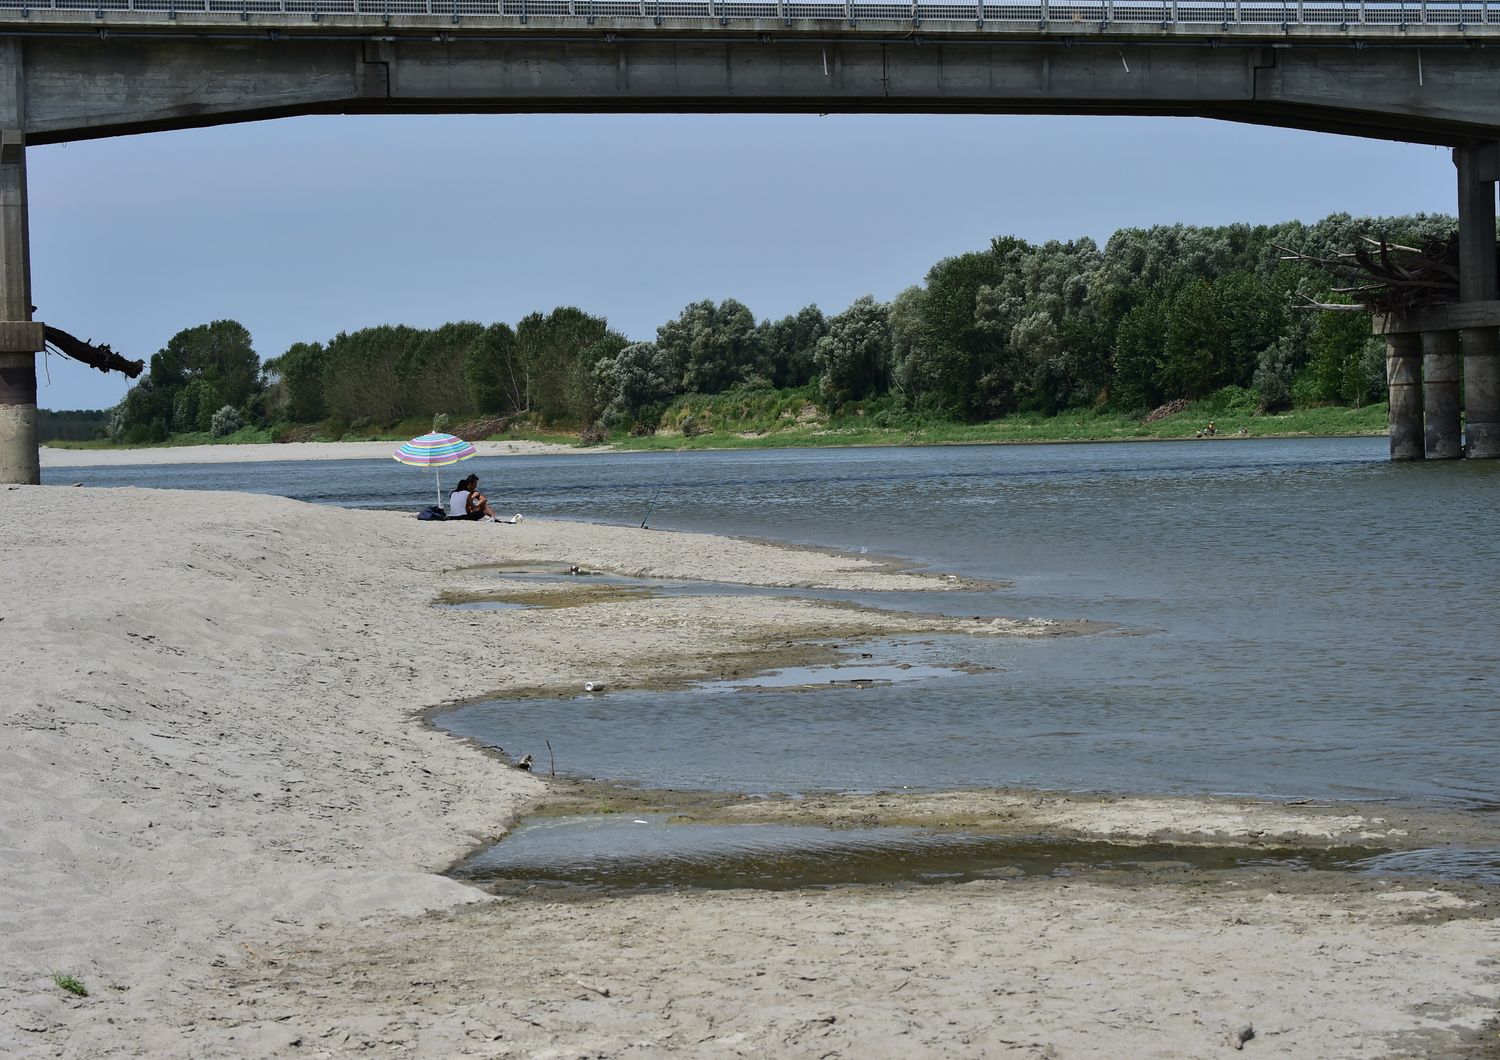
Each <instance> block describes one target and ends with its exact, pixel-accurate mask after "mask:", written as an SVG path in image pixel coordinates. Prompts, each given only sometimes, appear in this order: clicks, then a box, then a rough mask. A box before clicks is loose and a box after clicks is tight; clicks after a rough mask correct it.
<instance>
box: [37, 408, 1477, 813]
mask: <svg viewBox="0 0 1500 1060" xmlns="http://www.w3.org/2000/svg"><path fill="white" fill-rule="evenodd" d="M464 469H465V470H466V471H467V470H473V471H475V472H477V473H478V474H479V475H480V476H481V479H482V480H483V482H484V485H485V488H486V490H487V492H489V493H490V494H491V496H492V497H494V498H496V499H497V500H498V501H499V506H500V507H502V508H503V509H504V510H506V511H511V510H517V511H522V512H525V513H526V514H527V515H529V516H530V515H535V516H555V517H563V518H572V519H590V520H599V521H605V522H614V523H625V524H638V523H639V522H640V521H641V519H642V517H643V515H644V514H645V512H646V509H647V507H648V505H650V504H651V502H652V499H653V498H655V505H654V508H653V509H652V512H651V517H650V521H649V522H650V525H651V526H652V527H653V528H656V529H686V530H703V531H711V532H715V533H725V534H739V535H747V536H753V537H764V538H773V539H778V540H783V541H790V542H797V543H805V544H813V545H820V546H832V547H837V548H844V549H852V550H855V551H858V550H861V549H864V550H867V551H868V552H870V553H873V554H884V555H894V556H901V557H907V558H909V559H911V560H913V561H916V562H918V563H921V564H926V565H930V566H932V567H934V568H937V569H941V570H945V571H956V572H960V573H964V574H969V575H974V576H978V577H983V578H990V579H997V580H1002V581H1004V582H1007V583H1009V587H1008V588H1005V589H1001V590H997V591H993V592H982V593H965V594H941V596H940V598H928V599H926V600H914V599H912V598H910V597H906V598H902V599H900V600H897V601H877V600H875V599H866V600H865V601H864V602H869V603H877V602H884V603H887V604H890V603H894V604H895V605H896V606H902V607H907V606H924V607H931V608H935V609H939V610H946V611H950V612H953V613H960V614H963V613H971V614H1005V615H1026V616H1040V617H1054V618H1068V619H1074V618H1078V619H1091V620H1095V621H1099V622H1105V623H1110V624H1112V626H1113V627H1114V629H1113V630H1112V631H1111V632H1109V633H1106V634H1101V635H1094V636H1088V637H1078V638H1057V639H1048V640H1044V641H1039V642H1016V641H996V640H984V641H981V640H978V639H972V640H971V639H968V638H933V639H932V640H931V643H930V644H924V645H916V646H913V645H884V646H881V647H880V651H882V652H885V653H887V654H891V655H892V656H893V657H895V656H899V655H901V653H903V652H905V653H908V654H910V653H916V655H918V656H920V658H919V659H918V660H917V661H928V662H935V663H938V664H942V663H951V662H965V663H973V664H976V666H977V667H980V668H984V670H983V672H980V673H953V674H951V675H947V676H937V677H928V678H924V679H922V680H913V681H902V682H896V683H894V684H891V685H889V686H886V687H876V688H869V689H866V690H863V691H849V690H847V689H840V690H830V691H828V692H816V693H808V692H803V691H786V690H780V691H778V690H759V691H747V692H735V691H721V692H717V693H715V694H713V695H712V697H711V698H708V694H707V693H706V692H694V693H681V694H673V695H660V694H650V695H648V694H644V693H637V692H631V691H628V690H627V691H623V692H619V693H611V694H610V695H607V696H603V697H591V698H580V699H577V700H552V701H546V702H543V703H532V704H524V705H523V704H514V703H510V704H504V703H502V704H492V705H489V706H485V707H480V708H474V709H473V710H471V711H470V712H469V713H467V714H466V715H463V714H461V715H460V716H450V717H449V719H447V720H446V721H445V724H449V725H450V726H451V727H453V728H455V729H456V730H458V731H475V730H482V731H480V734H481V735H484V736H486V738H489V739H493V740H495V741H496V742H499V743H502V744H503V745H504V746H506V747H507V748H514V747H524V748H528V749H530V748H532V747H536V748H538V749H540V746H541V743H542V740H543V738H545V739H548V740H550V741H551V742H552V744H553V745H554V747H557V748H558V749H559V753H560V760H559V769H560V771H567V772H573V773H578V774H582V775H597V776H611V777H620V778H625V779H630V780H634V781H639V782H641V783H643V784H647V785H651V786H657V787H706V788H721V789H727V790H745V791H769V790H781V791H791V790H806V789H810V788H829V789H838V790H847V789H873V788H886V787H893V786H910V787H917V788H941V787H948V786H956V785H957V786H999V785H1022V786H1035V787H1042V788H1053V789H1057V788H1064V789H1086V790H1101V789H1102V790H1118V791H1128V792H1184V793H1187V792H1193V793H1246V794H1254V795H1261V796H1268V797H1273V798H1293V797H1332V798H1342V799H1360V798H1382V799H1391V798H1394V799H1411V800H1417V801H1423V802H1440V803H1455V804H1462V805H1469V806H1483V807H1493V806H1496V805H1497V804H1500V696H1497V688H1496V682H1497V680H1500V678H1497V673H1500V668H1497V662H1500V592H1497V584H1496V583H1497V578H1500V526H1497V521H1500V466H1497V465H1495V464H1489V463H1479V462H1475V463H1468V462H1461V461H1456V462H1451V463H1441V464H1439V463H1432V464H1391V463H1389V462H1388V461H1387V459H1386V441H1385V439H1383V438H1358V439H1278V440H1239V439H1230V440H1213V441H1188V442H1180V443H1177V442H1170V443H1169V442H1162V443H1137V444H1105V445H1038V446H963V447H909V448H897V447H891V448H864V449H809V450H749V451H730V452H690V453H663V452H657V453H627V454H607V453H601V454H597V455H593V454H590V455H577V456H567V457H535V458H532V457H509V458H496V459H485V458H479V459H476V460H473V461H470V462H468V463H467V464H465V465H464ZM449 470H450V471H452V469H449ZM447 477H449V478H456V477H457V476H456V475H454V474H449V475H448V476H447ZM45 479H46V480H47V481H51V482H72V481H82V482H85V483H87V484H90V485H99V486H106V485H150V486H172V487H183V488H190V489H236V490H250V491H253V492H266V493H277V494H284V495H287V496H292V497H298V498H302V499H306V500H311V501H315V502H320V503H332V504H341V505H346V506H351V507H404V508H409V509H412V510H415V508H416V507H418V506H420V505H421V504H423V503H430V498H431V482H432V478H431V476H430V475H424V474H423V473H422V472H420V471H416V470H413V469H409V468H404V467H401V466H399V465H397V464H395V463H394V462H391V461H368V460H361V461H339V462H319V463H302V464H296V463H269V464H219V465H212V466H209V465H179V466H155V467H118V468H58V469H49V470H48V471H47V472H46V473H45ZM867 650H868V649H867ZM972 668H973V667H971V669H972ZM710 702H711V703H712V708H713V709H711V710H709V709H705V704H706V703H710Z"/></svg>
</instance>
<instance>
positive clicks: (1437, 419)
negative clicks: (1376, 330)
mask: <svg viewBox="0 0 1500 1060" xmlns="http://www.w3.org/2000/svg"><path fill="white" fill-rule="evenodd" d="M1421 336H1422V411H1423V412H1424V413H1425V415H1426V420H1427V425H1426V426H1427V429H1426V432H1425V434H1424V440H1425V445H1424V448H1425V450H1426V457H1427V459H1428V460H1457V459H1458V458H1459V457H1461V456H1463V455H1464V450H1463V422H1462V418H1461V417H1460V414H1459V413H1460V409H1459V387H1458V381H1459V376H1460V372H1461V369H1460V367H1459V354H1458V332H1457V331H1424V332H1422V333H1421Z"/></svg>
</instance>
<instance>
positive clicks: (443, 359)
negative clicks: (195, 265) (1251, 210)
mask: <svg viewBox="0 0 1500 1060" xmlns="http://www.w3.org/2000/svg"><path fill="white" fill-rule="evenodd" d="M1454 225H1455V222H1454V220H1453V218H1451V217H1446V216H1436V215H1415V216H1407V217H1394V218H1354V217H1351V216H1349V215H1347V214H1336V215H1333V216H1330V217H1327V218H1325V219H1323V220H1321V221H1318V222H1316V223H1314V224H1304V223H1301V222H1295V221H1294V222H1287V223H1284V224H1277V225H1246V224H1235V225H1223V226H1215V227H1194V226H1187V225H1163V226H1157V227H1153V228H1144V229H1142V228H1127V229H1121V230H1120V231H1118V232H1116V233H1115V234H1114V235H1113V236H1112V237H1111V238H1110V239H1109V240H1108V241H1107V242H1106V243H1105V245H1104V246H1103V247H1102V248H1101V247H1100V246H1098V245H1097V244H1096V243H1095V242H1094V241H1093V240H1091V239H1088V238H1083V239H1077V240H1073V241H1070V242H1057V241H1051V242H1046V243H1040V244H1032V243H1028V242H1026V241H1024V240H1021V239H1017V238H1015V237H1011V236H1002V237H997V238H995V239H993V240H991V242H990V244H989V246H988V247H985V248H984V249H981V250H975V251H971V252H968V253H963V254H958V255H955V256H953V257H949V258H945V259H943V260H942V261H939V262H938V263H937V264H935V265H934V266H932V268H931V269H930V270H929V271H928V273H927V275H926V278H925V280H924V282H923V283H921V284H918V285H916V286H913V287H911V288H909V289H907V290H905V291H903V292H901V293H900V294H899V295H897V296H896V297H895V298H894V299H892V300H891V301H890V302H881V301H878V300H876V299H874V298H873V297H870V296H866V297H863V298H860V299H858V300H857V301H855V302H854V303H853V304H852V305H850V306H848V307H847V308H845V309H844V310H843V311H842V312H839V313H837V314H835V315H833V316H828V315H826V314H825V313H824V312H823V310H822V309H820V308H819V307H817V306H815V305H809V306H807V307H806V308H804V309H802V310H800V311H798V312H797V313H794V314H791V315H789V316H786V317H783V318H780V319H775V320H756V318H755V316H754V314H753V313H752V312H751V311H750V309H749V308H748V307H746V306H745V305H743V304H742V303H740V302H738V301H736V300H734V299H727V300H725V301H722V302H714V301H711V300H704V301H699V302H694V303H692V304H691V305H688V306H687V307H685V308H684V309H683V310H682V312H681V313H680V314H679V315H678V316H677V317H676V318H675V319H672V320H669V321H666V322H665V323H663V324H662V325H661V326H660V327H658V328H657V329H656V335H655V338H654V340H653V341H649V342H640V341H632V340H631V339H629V338H627V337H626V336H624V335H622V334H620V333H619V332H618V331H616V330H614V329H612V328H611V327H610V326H609V324H608V321H607V320H606V319H605V318H603V317H600V316H595V315H592V314H590V313H588V312H586V311H584V310H582V309H579V308H576V307H572V306H564V307H560V308H557V309H553V310H552V311H551V312H548V313H541V312H536V313H532V314H530V315H529V316H526V317H524V318H523V319H521V320H520V321H518V322H517V323H516V324H515V325H514V326H512V325H510V324H507V323H495V324H489V325H484V324H479V323H472V322H460V323H451V324H445V325H443V326H441V327H438V328H432V329H422V328H413V327H406V326H402V325H381V326H378V327H370V328H363V329H360V330H358V331H352V332H341V333H339V334H338V335H336V336H334V337H333V338H332V339H329V340H327V341H326V342H299V343H296V344H294V345H293V346H291V347H290V348H289V349H287V350H286V351H285V352H284V353H282V354H281V355H280V356H279V357H275V358H273V359H271V360H269V361H266V362H265V363H264V364H261V363H260V361H259V359H258V357H257V356H256V353H255V351H254V348H253V346H252V344H251V337H250V334H249V332H248V331H247V330H246V329H245V328H244V327H243V326H241V325H240V324H238V323H236V322H234V321H224V320H221V321H215V322H213V323H209V324H204V325H201V326H198V327H194V328H189V329H187V330H185V331H182V332H179V333H178V334H177V335H175V336H173V338H172V340H171V341H170V342H168V343H167V345H166V347H165V348H163V349H162V350H161V351H160V352H159V353H157V354H156V355H155V356H153V357H152V358H151V364H150V370H149V372H148V373H147V375H146V376H145V377H144V378H143V379H142V380H141V381H140V382H138V383H137V384H136V385H135V386H134V387H133V388H132V389H131V390H130V392H129V393H128V394H127V395H126V397H125V399H124V400H123V401H122V402H121V404H120V405H119V406H118V407H117V408H116V409H114V410H112V414H111V416H110V422H109V434H110V436H111V437H113V438H115V439H117V440H122V441H128V442H141V441H148V440H157V439H162V438H165V437H167V436H168V435H171V434H179V433H193V432H200V433H211V434H214V435H220V436H223V435H228V434H231V433H234V432H235V431H237V430H239V429H240V428H242V427H246V426H249V427H260V428H264V427H265V426H267V425H297V424H303V425H306V424H319V425H321V426H322V428H323V430H322V432H321V433H323V434H324V435H326V436H333V437H338V436H341V435H342V434H343V433H345V432H347V431H356V432H358V431H366V430H371V429H379V428H382V427H389V426H392V425H395V424H398V423H401V422H402V421H411V420H423V419H427V418H429V417H432V416H433V415H435V414H440V413H441V414H446V415H448V416H449V417H452V418H454V420H455V421H458V420H462V419H482V418H485V417H490V418H498V419H502V420H504V419H510V420H515V419H524V420H525V421H526V422H528V423H531V424H535V425H538V426H542V427H557V426H569V427H581V428H583V429H584V430H585V432H586V433H590V432H592V433H593V434H594V436H601V435H602V434H604V433H606V432H608V431H617V430H629V431H632V432H635V433H650V432H653V431H655V430H657V429H659V428H662V427H664V426H668V425H667V424H665V423H664V421H663V416H664V414H665V412H666V411H667V409H668V408H669V406H670V405H671V403H672V402H673V401H674V400H675V399H678V398H680V397H681V396H682V395H688V394H717V393H722V392H724V391H726V390H729V389H731V388H750V389H765V390H772V389H788V388H805V390H806V392H807V395H808V399H809V401H811V402H812V403H814V404H815V405H817V406H820V407H821V409H822V410H823V411H824V412H825V413H828V414H833V415H837V414H839V413H840V412H841V411H847V410H848V409H849V408H851V407H856V408H858V409H860V410H861V411H864V410H866V409H869V410H872V411H875V412H878V413H879V414H880V415H881V416H884V417H887V418H890V419H891V420H892V421H895V420H899V419H902V418H906V419H908V420H910V419H912V418H922V419H949V420H956V421H965V422H978V421H984V420H990V419H995V418H998V417H1003V416H1005V415H1007V414H1009V413H1012V412H1040V413H1043V414H1053V413H1057V412H1060V411H1063V410H1066V409H1073V408H1079V407H1086V408H1109V409H1113V410H1116V411H1121V412H1126V413H1140V414H1144V413H1146V412H1147V411H1149V410H1150V409H1153V408H1156V407H1158V406H1160V405H1162V404H1164V403H1167V402H1170V401H1174V400H1178V399H1188V400H1192V399H1196V398H1201V397H1205V396H1207V395H1209V394H1210V393H1212V392H1214V391H1216V390H1220V389H1222V388H1224V387H1240V388H1245V389H1246V390H1250V391H1253V392H1254V394H1255V396H1256V400H1257V401H1258V404H1259V406H1260V408H1261V409H1262V410H1263V411H1279V410H1282V409H1285V408H1288V407H1290V406H1291V405H1293V404H1294V403H1297V404H1333V403H1336V404H1355V405H1358V404H1362V403H1365V402H1368V401H1372V400H1379V399H1381V397H1382V396H1383V382H1384V376H1383V367H1382V361H1381V358H1382V353H1381V347H1380V345H1379V343H1378V342H1376V341H1375V340H1373V339H1371V338H1370V335H1369V322H1368V318H1366V317H1365V316H1363V315H1362V314H1353V313H1351V314H1331V313H1326V312H1312V311H1307V310H1304V309H1301V308H1299V306H1303V305H1306V304H1308V303H1309V302H1312V301H1322V302H1327V301H1337V300H1339V296H1338V295H1337V294H1336V293H1335V292H1334V291H1333V290H1332V288H1333V287H1334V286H1335V282H1334V280H1333V279H1332V278H1331V277H1330V276H1329V275H1328V274H1327V273H1326V272H1324V271H1323V270H1321V269H1319V268H1318V267H1316V266H1315V265H1311V264H1308V263H1306V262H1302V261H1288V260H1282V259H1283V257H1284V255H1282V254H1281V253H1280V252H1278V251H1277V249H1276V247H1278V246H1285V247H1292V248H1295V249H1296V250H1298V251H1300V252H1303V253H1306V254H1308V255H1311V256H1317V257H1332V256H1334V255H1337V254H1339V253H1342V252H1345V251H1347V250H1348V249H1350V248H1351V247H1353V246H1355V245H1356V244H1357V243H1358V242H1359V241H1360V240H1361V239H1362V238H1365V237H1379V238H1385V239H1389V240H1392V241H1395V242H1410V243H1416V242H1420V241H1421V240H1423V239H1425V238H1429V237H1434V236H1443V235H1446V234H1447V233H1448V232H1451V231H1452V229H1453V228H1454Z"/></svg>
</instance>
